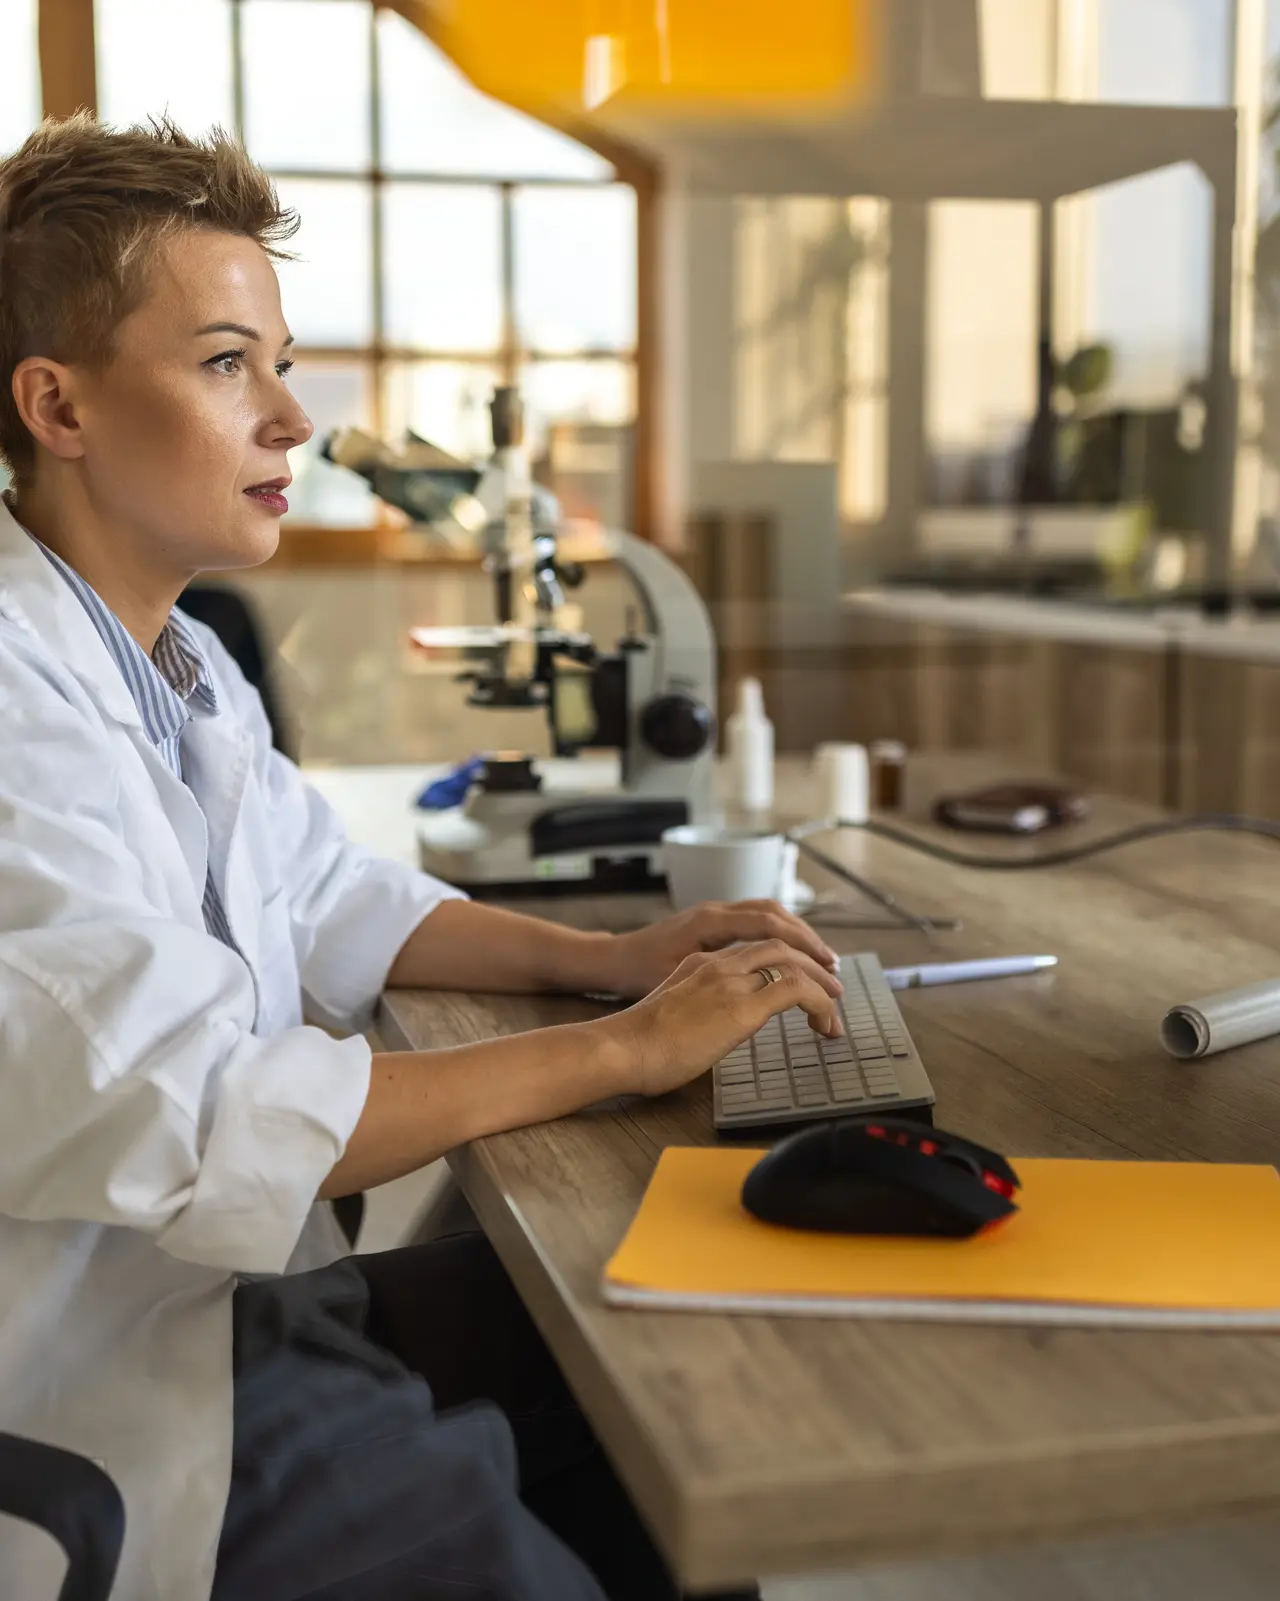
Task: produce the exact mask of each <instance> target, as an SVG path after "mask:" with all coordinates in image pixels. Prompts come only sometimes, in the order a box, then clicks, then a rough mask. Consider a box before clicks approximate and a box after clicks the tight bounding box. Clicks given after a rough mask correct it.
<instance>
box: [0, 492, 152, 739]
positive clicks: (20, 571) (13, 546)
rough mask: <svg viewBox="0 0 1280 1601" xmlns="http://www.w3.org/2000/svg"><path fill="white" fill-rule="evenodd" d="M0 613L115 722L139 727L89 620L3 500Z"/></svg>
mask: <svg viewBox="0 0 1280 1601" xmlns="http://www.w3.org/2000/svg"><path fill="white" fill-rule="evenodd" d="M0 613H3V614H4V615H5V616H6V617H8V618H9V619H10V621H12V622H14V623H17V624H18V625H19V627H21V628H25V629H26V630H27V631H28V632H29V633H31V634H34V635H35V636H36V638H37V639H39V640H41V641H42V642H43V643H44V644H45V645H46V646H48V648H49V649H50V650H52V651H53V652H54V653H55V655H57V656H58V657H59V658H60V659H61V660H62V661H63V662H64V663H65V664H66V666H67V667H69V668H70V670H71V671H72V672H73V673H74V674H75V676H76V678H77V679H79V681H80V683H81V684H83V686H84V688H85V689H86V691H87V692H88V693H89V694H90V695H92V696H93V698H94V700H95V701H97V703H98V704H99V705H100V706H102V707H103V709H104V710H105V711H106V712H107V713H108V714H109V715H110V716H111V717H112V718H114V720H115V721H116V722H118V723H124V724H127V725H129V726H130V727H135V728H141V727H142V719H141V717H140V716H139V715H138V708H137V706H135V705H134V701H133V696H132V695H131V694H130V693H129V688H128V685H127V684H126V683H125V681H124V679H123V678H122V677H121V675H120V670H119V668H117V666H116V664H115V663H114V662H113V661H112V659H111V653H110V652H109V651H108V649H107V647H106V646H105V645H104V644H103V643H102V640H101V639H100V638H99V635H98V630H97V629H96V628H95V627H94V626H93V623H92V622H91V621H90V620H89V614H88V613H87V612H86V611H85V609H84V607H83V606H82V605H81V604H80V602H79V601H78V600H77V599H76V597H75V595H74V594H72V592H71V590H70V588H69V587H68V585H67V583H66V581H65V580H64V579H63V577H62V575H61V574H60V573H59V572H57V570H56V569H55V568H54V566H53V564H52V562H50V561H49V560H48V559H47V558H46V557H45V556H44V555H42V554H41V552H40V549H39V547H38V546H37V545H36V543H35V541H34V540H33V539H32V538H31V536H30V534H28V533H27V531H26V529H25V528H23V527H22V525H21V524H20V523H19V522H17V521H16V519H15V518H14V516H13V514H12V512H11V511H10V510H9V508H8V506H6V505H5V503H4V501H3V499H0Z"/></svg>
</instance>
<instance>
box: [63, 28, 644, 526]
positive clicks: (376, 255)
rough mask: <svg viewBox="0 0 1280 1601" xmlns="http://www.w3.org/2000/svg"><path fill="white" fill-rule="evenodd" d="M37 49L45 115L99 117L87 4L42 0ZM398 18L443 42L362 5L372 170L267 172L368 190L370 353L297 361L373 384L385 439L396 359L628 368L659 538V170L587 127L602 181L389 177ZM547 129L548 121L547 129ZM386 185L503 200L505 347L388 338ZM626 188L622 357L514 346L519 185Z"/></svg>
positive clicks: (238, 69) (240, 98) (315, 351)
mask: <svg viewBox="0 0 1280 1601" xmlns="http://www.w3.org/2000/svg"><path fill="white" fill-rule="evenodd" d="M38 3H39V19H38V20H39V50H40V67H41V79H42V101H43V110H44V113H45V115H46V116H67V115H69V114H70V113H71V112H73V111H74V110H76V109H77V108H78V107H88V108H89V109H91V110H93V111H95V112H96V110H97V74H96V50H95V17H94V0H38ZM244 3H245V0H230V4H229V26H230V28H231V33H232V37H231V48H232V111H233V123H234V132H235V135H236V137H237V138H238V139H241V140H243V135H244V121H245V103H244V72H245V58H244V39H243V9H242V7H243V4H244ZM384 10H385V11H388V12H394V13H397V14H398V15H400V16H402V17H403V18H404V19H405V21H406V22H408V23H409V24H410V25H411V26H414V27H417V28H418V29H420V30H421V31H422V33H423V34H424V36H425V37H426V38H428V39H429V40H430V41H431V42H432V43H433V44H436V45H437V47H439V46H440V43H441V42H440V40H439V39H438V38H435V37H433V33H432V29H431V27H430V16H429V14H428V13H425V12H424V9H423V8H422V7H421V6H420V5H418V4H417V3H416V0H368V18H369V23H368V25H369V29H370V95H369V115H370V119H371V126H370V130H369V132H370V162H369V166H368V167H367V168H366V169H365V170H364V171H359V170H356V171H347V172H332V171H321V170H314V171H306V172H299V171H297V170H296V169H286V168H268V169H267V170H268V171H269V172H270V173H271V176H272V177H274V178H281V179H306V178H311V179H317V178H321V179H322V178H338V179H341V180H343V181H351V180H353V179H354V180H356V181H360V182H365V183H368V184H369V185H370V187H371V190H372V206H371V230H372V232H371V244H372V261H371V272H372V313H373V315H372V331H373V340H372V342H371V343H370V344H368V345H358V346H354V345H353V346H324V345H311V344H307V345H299V346H298V347H297V354H298V355H299V356H300V357H302V358H304V359H307V358H309V359H312V360H316V361H329V362H336V363H345V362H352V363H356V364H362V365H365V366H366V367H367V370H368V372H369V378H370V392H371V396H372V407H373V415H372V417H371V419H370V420H371V423H372V425H373V426H374V427H375V429H376V430H377V431H379V432H381V431H382V426H383V420H384V415H385V411H386V382H385V380H386V374H387V370H388V367H389V366H390V364H392V363H396V362H402V361H406V360H408V361H433V360H443V361H453V362H456V361H468V360H469V361H473V362H475V363H476V364H481V363H495V362H496V365H497V366H498V368H499V371H500V372H502V374H503V375H504V378H505V379H506V380H507V381H512V382H514V381H515V379H516V377H517V375H518V373H519V370H520V368H521V367H522V366H523V365H525V364H526V363H529V362H538V361H548V362H555V361H596V360H607V361H610V362H621V363H623V364H625V365H628V366H629V367H630V368H631V370H632V373H633V384H634V394H635V412H634V416H633V418H632V423H631V426H632V429H633V434H634V450H633V459H634V464H635V466H634V474H633V505H632V522H631V526H632V530H633V531H634V532H635V533H638V534H640V535H641V537H644V538H652V537H654V535H655V532H656V528H655V515H656V508H657V505H658V502H659V494H658V490H657V484H658V472H657V467H658V463H657V450H656V441H657V437H658V420H657V415H656V411H657V405H656V402H657V393H658V383H657V368H658V362H657V349H658V340H657V310H658V307H657V278H658V263H657V237H658V229H657V205H658V197H659V182H658V173H657V169H656V167H655V166H654V164H653V163H652V162H650V161H649V160H648V159H647V158H646V157H644V156H642V155H641V154H640V153H639V152H638V151H637V150H635V149H634V148H632V147H630V146H628V145H626V144H625V143H624V142H622V141H620V140H617V139H614V138H613V137H612V136H608V135H604V134H600V133H598V132H596V131H594V130H590V129H583V128H578V127H575V128H572V129H569V128H563V127H562V128H561V129H560V130H559V131H561V132H564V133H567V134H569V136H570V137H573V138H575V139H577V140H578V141H579V142H580V143H581V144H583V145H585V146H586V147H587V148H588V149H591V150H593V151H594V152H595V153H596V154H597V155H599V156H600V157H601V158H602V159H603V160H605V161H607V162H609V163H610V164H611V165H612V167H613V169H614V176H613V177H612V178H611V179H610V178H600V179H595V178H576V179H575V178H564V177H557V178H527V177H521V178H513V179H485V178H483V177H477V176H476V175H474V174H465V175H453V174H448V173H426V172H394V173H393V172H388V171H387V170H386V169H385V168H384V167H383V165H382V149H381V117H380V107H381V82H380V78H381V74H380V70H379V64H380V54H379V52H380V45H379V29H378V15H379V13H380V12H381V11H384ZM553 125H554V124H553ZM388 183H429V184H436V185H443V184H449V183H460V184H466V185H468V186H470V187H492V188H496V189H497V190H498V192H499V194H500V197H501V217H502V241H503V255H502V260H503V280H502V285H501V293H502V303H503V322H502V339H501V342H500V346H499V349H498V350H497V351H496V352H495V351H484V352H480V351H475V352H459V351H437V350H435V349H432V348H431V347H427V346H416V345H414V346H400V345H394V344H392V343H391V342H390V341H388V340H387V339H386V337H385V326H386V315H385V312H386V308H385V305H384V298H385V297H384V285H383V261H384V243H385V242H384V225H383V206H382V193H383V189H384V188H385V186H386V184H388ZM608 184H623V185H626V186H627V187H629V188H631V189H632V190H633V191H634V194H635V200H636V284H635V288H636V328H635V340H634V343H633V344H632V345H631V347H630V348H623V349H601V348H581V349H576V350H554V351H540V350H538V349H536V348H535V347H531V346H525V345H523V344H522V343H521V342H520V339H519V334H518V328H517V323H516V315H515V273H516V266H515V247H514V233H515V228H514V215H513V214H514V197H515V195H516V194H517V193H518V192H519V191H520V190H521V189H522V188H538V187H544V186H545V187H551V188H572V187H584V188H595V187H599V186H601V185H608Z"/></svg>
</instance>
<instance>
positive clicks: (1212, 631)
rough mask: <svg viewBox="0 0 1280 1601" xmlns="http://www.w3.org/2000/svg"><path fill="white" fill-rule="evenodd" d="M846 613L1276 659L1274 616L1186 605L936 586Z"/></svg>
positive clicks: (859, 603)
mask: <svg viewBox="0 0 1280 1601" xmlns="http://www.w3.org/2000/svg"><path fill="white" fill-rule="evenodd" d="M844 606H845V610H846V611H847V612H850V613H853V614H854V615H856V616H863V617H876V618H882V619H884V620H886V621H891V620H895V619H897V620H901V621H905V622H917V623H933V624H936V625H938V626H940V627H946V628H968V629H973V630H975V631H977V632H980V633H991V634H1012V635H1015V636H1022V637H1024V638H1036V639H1058V640H1064V641H1069V642H1074V643H1080V644H1097V645H1116V646H1122V647H1124V648H1125V649H1129V650H1163V649H1165V648H1166V646H1168V645H1170V644H1174V643H1177V644H1178V645H1179V646H1180V647H1181V648H1182V649H1183V650H1184V651H1188V652H1191V653H1194V654H1197V655H1205V656H1227V657H1235V658H1237V659H1239V660H1242V661H1280V618H1272V617H1255V616H1252V615H1248V614H1245V615H1236V616H1234V617H1230V618H1223V619H1221V620H1215V619H1212V618H1205V617H1202V616H1201V615H1200V613H1199V612H1198V611H1196V610H1194V609H1193V608H1192V607H1186V606H1183V607H1176V606H1170V607H1167V608H1164V609H1162V610H1157V611H1149V612H1148V611H1143V612H1138V611H1130V610H1128V609H1124V608H1119V607H1109V606H1097V605H1089V604H1087V603H1083V602H1081V603H1077V602H1074V601H1065V600H1041V599H1037V598H1035V597H1030V596H1022V595H1004V594H990V595H982V594H954V593H950V592H948V591H946V590H941V589H925V588H920V589H908V588H868V589H858V590H854V591H852V592H851V593H849V594H846V595H845V597H844Z"/></svg>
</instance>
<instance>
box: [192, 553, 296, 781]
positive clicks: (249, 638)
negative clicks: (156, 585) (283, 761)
mask: <svg viewBox="0 0 1280 1601" xmlns="http://www.w3.org/2000/svg"><path fill="white" fill-rule="evenodd" d="M178 604H179V606H181V608H182V610H183V611H184V612H186V614H187V615H188V617H194V618H195V620H196V621H197V622H198V623H204V624H205V626H206V627H207V628H211V629H212V630H213V631H214V633H215V634H216V635H217V636H218V639H219V641H220V643H221V644H222V646H223V648H224V649H225V651H226V652H227V654H228V656H230V657H231V659H232V661H233V662H235V664H236V666H237V667H238V668H239V669H240V671H241V672H242V673H243V674H244V676H245V678H246V680H247V681H248V682H249V683H250V684H251V685H252V686H253V687H254V689H256V690H257V691H258V694H259V695H260V696H261V697H262V709H263V711H264V712H266V714H267V722H268V723H269V724H270V727H271V743H272V744H273V745H274V746H275V748H276V749H277V750H278V751H280V752H281V753H282V754H283V755H285V756H290V757H292V756H293V755H294V751H293V749H292V743H293V742H292V740H291V739H290V737H289V730H288V727H287V725H286V723H285V719H284V715H283V713H282V712H281V709H280V703H279V701H278V700H277V698H276V693H275V684H274V682H273V679H272V672H271V664H270V662H269V660H268V655H267V650H266V648H265V646H264V643H263V633H262V628H261V625H260V624H259V622H258V618H257V616H256V614H255V613H254V610H253V607H252V606H251V605H250V604H249V602H248V601H247V600H246V599H245V597H244V596H243V595H241V594H240V593H239V592H238V591H236V590H234V589H228V588H226V587H225V586H224V585H222V584H205V583H196V584H190V585H188V586H187V588H186V589H184V590H183V592H182V598H181V599H180V600H179V602H178Z"/></svg>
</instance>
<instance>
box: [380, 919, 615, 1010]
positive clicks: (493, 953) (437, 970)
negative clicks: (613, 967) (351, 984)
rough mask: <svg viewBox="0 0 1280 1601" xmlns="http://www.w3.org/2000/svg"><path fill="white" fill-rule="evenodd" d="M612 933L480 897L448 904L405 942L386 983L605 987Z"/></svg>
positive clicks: (517, 990) (493, 989) (523, 990)
mask: <svg viewBox="0 0 1280 1601" xmlns="http://www.w3.org/2000/svg"><path fill="white" fill-rule="evenodd" d="M612 938H613V936H612V935H610V934H594V933H587V932H585V931H584V930H582V929H578V928H566V927H565V926H564V925H563V924H561V923H549V922H544V921H543V920H542V919H541V918H537V917H523V916H521V914H520V913H519V912H508V911H505V910H503V909H502V908H501V907H497V906H482V905H480V904H478V903H477V902H475V901H444V902H443V903H442V904H441V905H439V906H437V907H436V909H435V910H434V911H433V912H432V913H431V914H430V915H429V916H428V917H425V918H424V919H423V920H422V922H421V923H419V924H418V926H417V928H416V929H414V931H413V933H412V934H411V935H410V936H409V938H408V939H407V940H406V941H405V943H404V945H403V947H402V948H401V951H400V954H399V955H398V956H397V957H396V959H395V962H394V963H393V964H392V967H391V971H390V973H389V974H388V975H387V986H388V988H390V989H425V988H431V989H438V990H441V989H443V990H450V989H457V990H471V991H473V992H481V993H487V994H490V995H493V994H500V995H528V994H537V993H538V992H539V991H543V990H547V991H556V990H559V991H561V992H570V993H572V992H577V993H580V992H582V991H583V990H591V989H605V988H607V987H608V984H607V982H606V975H607V966H608V963H607V952H608V949H609V946H610V944H611V942H612Z"/></svg>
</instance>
